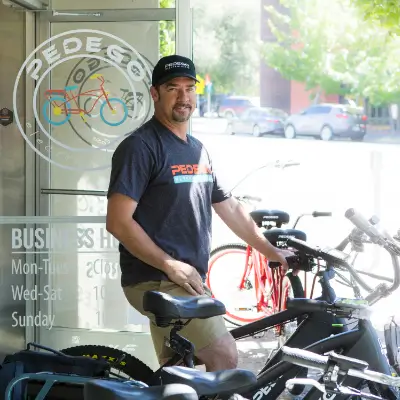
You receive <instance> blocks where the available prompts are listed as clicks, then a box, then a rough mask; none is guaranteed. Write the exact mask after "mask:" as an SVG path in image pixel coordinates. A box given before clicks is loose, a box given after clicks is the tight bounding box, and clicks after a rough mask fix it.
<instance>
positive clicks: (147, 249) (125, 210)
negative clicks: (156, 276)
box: [106, 193, 175, 274]
mask: <svg viewBox="0 0 400 400" xmlns="http://www.w3.org/2000/svg"><path fill="white" fill-rule="evenodd" d="M137 204H138V203H137V202H136V201H135V200H133V199H132V198H130V197H128V196H125V195H123V194H120V193H115V194H113V195H111V197H110V198H109V199H108V206H107V222H106V229H107V231H108V232H110V233H111V234H112V235H113V236H114V237H115V238H116V239H117V240H118V241H119V242H121V243H122V244H123V246H124V247H125V248H126V249H127V250H128V251H129V252H130V253H131V254H133V255H134V256H135V257H137V258H138V259H139V260H142V261H143V262H145V263H146V264H149V265H151V266H152V267H154V268H157V269H159V270H161V271H163V272H164V273H165V274H168V273H169V272H170V268H171V263H173V261H175V260H174V259H173V258H172V257H171V256H169V255H168V254H167V253H165V252H164V251H163V250H161V249H160V248H159V247H158V246H157V245H156V244H155V243H154V242H153V241H152V240H151V239H150V237H149V236H148V235H147V233H146V232H145V231H144V229H143V228H142V227H141V226H140V225H139V224H138V223H137V222H136V221H135V220H133V219H132V215H133V214H134V212H135V210H136V207H137Z"/></svg>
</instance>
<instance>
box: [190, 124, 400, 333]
mask: <svg viewBox="0 0 400 400" xmlns="http://www.w3.org/2000/svg"><path fill="white" fill-rule="evenodd" d="M222 121H223V120H222ZM222 121H218V123H219V124H220V125H219V126H218V125H215V128H214V129H215V131H214V132H212V131H211V130H209V131H206V130H205V129H204V122H201V123H200V122H198V121H195V119H194V120H193V125H192V126H193V135H194V136H195V137H197V138H198V139H199V140H201V141H202V142H203V143H204V145H205V146H206V148H207V150H208V151H209V153H210V154H211V157H212V159H213V167H214V169H215V171H216V173H217V174H218V179H219V180H220V181H221V182H222V183H223V184H224V186H226V187H227V188H229V189H230V188H232V187H233V186H234V185H235V184H236V183H237V182H238V181H239V180H241V178H243V177H244V176H245V175H246V174H248V173H249V172H250V171H252V170H254V169H256V168H257V167H260V166H263V165H265V164H267V163H270V162H274V161H276V160H281V161H284V160H295V161H298V162H299V163H300V165H299V166H293V167H290V168H286V169H283V170H281V169H276V168H271V167H269V168H264V169H261V170H258V171H257V172H255V173H254V174H252V175H251V176H250V177H248V178H247V179H246V180H245V181H244V182H243V183H241V184H240V185H239V186H238V187H237V188H236V189H235V190H234V191H233V193H234V194H242V195H243V194H249V195H253V196H259V197H261V198H262V199H263V200H262V202H261V203H260V204H258V205H257V208H267V209H279V210H283V211H286V212H289V214H290V215H291V221H290V223H289V225H288V226H287V227H291V226H292V224H293V223H294V222H295V220H296V217H297V216H298V215H300V214H303V213H312V212H313V211H331V212H332V213H333V216H332V217H331V218H330V217H321V218H313V217H311V216H308V217H304V218H303V219H302V220H301V221H300V223H299V225H298V229H301V230H304V231H305V232H306V233H307V240H308V241H309V242H310V243H312V244H316V245H319V246H331V247H334V246H336V245H337V244H338V243H339V242H340V241H341V240H342V239H343V238H344V237H345V236H346V235H347V234H348V233H349V231H350V230H351V229H352V224H351V223H350V222H349V221H348V220H347V219H346V218H345V217H344V214H345V211H346V210H347V209H349V208H355V209H357V210H359V211H360V212H362V213H363V214H364V215H365V216H366V217H368V218H369V217H370V216H371V215H377V216H379V218H380V221H381V227H383V228H385V229H387V230H388V231H389V232H390V233H391V234H394V233H396V232H397V230H398V229H399V228H400V212H399V207H398V203H399V201H398V198H399V194H400V190H399V188H398V178H397V173H398V171H399V170H400V160H399V157H398V156H399V154H400V146H398V145H397V144H381V143H378V142H379V141H377V139H376V138H375V141H372V139H373V138H370V139H369V140H371V142H362V143H356V142H351V141H347V140H344V141H339V140H338V141H336V140H334V141H331V142H323V141H320V140H314V139H313V138H311V139H295V140H288V139H283V138H274V137H261V138H256V137H252V136H251V135H248V136H247V135H240V136H239V135H234V136H228V135H225V134H223V133H221V126H222V125H221V124H222V123H223V122H222ZM238 241H240V239H238V238H237V237H236V236H235V235H234V234H233V233H232V232H231V231H230V230H229V229H228V228H227V227H226V226H225V224H224V223H223V222H222V221H221V220H220V219H219V217H218V216H215V218H214V222H213V246H214V247H215V246H217V245H220V244H226V243H229V242H233V243H234V242H238ZM356 266H357V267H358V268H360V269H364V270H366V271H370V272H372V271H374V272H375V273H378V274H381V275H386V276H389V277H391V276H393V272H392V269H391V261H390V257H389V256H388V254H387V253H386V252H385V251H384V250H381V249H377V248H376V246H375V247H372V248H371V247H367V248H366V251H365V253H364V254H361V255H360V256H359V258H358V260H357V263H356ZM371 284H372V285H374V286H375V285H376V284H377V281H372V282H371ZM339 290H342V291H341V292H340V293H339V294H340V295H344V296H346V295H347V296H351V295H352V292H350V293H349V292H346V291H345V290H344V288H343V287H341V288H339ZM393 297H396V298H398V297H399V293H395V294H394V295H392V296H391V297H389V298H388V299H387V300H382V301H380V302H379V304H378V305H377V306H376V307H377V309H376V310H377V311H378V312H377V313H375V314H374V315H373V321H374V323H376V324H377V326H379V327H382V325H383V324H384V323H385V322H386V321H387V318H388V317H389V316H390V315H393V313H395V312H397V309H396V308H397V307H396V306H395V304H396V302H394V301H393Z"/></svg>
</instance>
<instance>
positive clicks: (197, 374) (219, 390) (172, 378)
mask: <svg viewBox="0 0 400 400" xmlns="http://www.w3.org/2000/svg"><path fill="white" fill-rule="evenodd" d="M161 381H162V383H163V384H164V385H165V384H172V383H181V384H183V385H188V386H190V387H192V388H193V389H194V390H195V391H196V392H197V394H198V395H199V396H214V395H216V394H219V395H227V394H233V393H235V392H240V391H241V390H242V389H245V388H247V387H249V386H251V385H254V384H255V383H256V382H257V377H256V376H255V375H254V373H253V372H251V371H248V370H245V369H227V370H223V371H217V372H203V371H198V370H196V369H192V368H187V367H165V368H163V369H162V371H161Z"/></svg>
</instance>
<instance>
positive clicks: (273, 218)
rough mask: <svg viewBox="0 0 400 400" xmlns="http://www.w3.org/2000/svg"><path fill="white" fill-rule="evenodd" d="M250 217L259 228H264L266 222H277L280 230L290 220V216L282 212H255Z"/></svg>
mask: <svg viewBox="0 0 400 400" xmlns="http://www.w3.org/2000/svg"><path fill="white" fill-rule="evenodd" d="M250 215H251V218H253V220H254V222H255V223H256V224H257V226H258V227H259V228H262V227H263V225H264V224H265V223H266V222H275V224H276V226H277V227H278V228H280V227H281V226H282V225H283V224H287V223H288V222H289V220H290V215H289V214H288V213H287V212H285V211H280V210H254V211H252V212H251V213H250Z"/></svg>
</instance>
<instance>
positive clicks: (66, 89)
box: [65, 85, 78, 91]
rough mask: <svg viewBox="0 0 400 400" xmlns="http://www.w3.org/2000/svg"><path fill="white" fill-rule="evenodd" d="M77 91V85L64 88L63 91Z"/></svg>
mask: <svg viewBox="0 0 400 400" xmlns="http://www.w3.org/2000/svg"><path fill="white" fill-rule="evenodd" d="M75 89H78V85H72V86H65V91H68V90H75Z"/></svg>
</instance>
